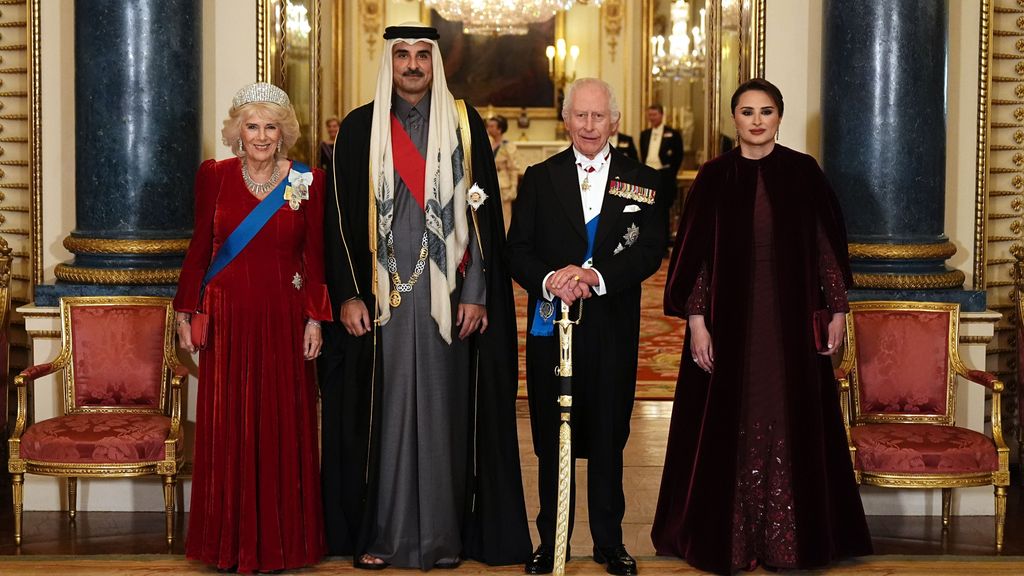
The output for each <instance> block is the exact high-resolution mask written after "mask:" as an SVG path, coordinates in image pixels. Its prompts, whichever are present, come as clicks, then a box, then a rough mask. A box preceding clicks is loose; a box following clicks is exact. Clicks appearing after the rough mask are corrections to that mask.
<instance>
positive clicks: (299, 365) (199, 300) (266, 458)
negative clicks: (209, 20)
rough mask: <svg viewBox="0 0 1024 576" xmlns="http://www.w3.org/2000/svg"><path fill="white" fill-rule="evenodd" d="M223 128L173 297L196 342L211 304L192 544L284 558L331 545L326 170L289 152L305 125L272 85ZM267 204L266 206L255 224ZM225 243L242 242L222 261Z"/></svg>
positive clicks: (226, 557)
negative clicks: (323, 434)
mask: <svg viewBox="0 0 1024 576" xmlns="http://www.w3.org/2000/svg"><path fill="white" fill-rule="evenodd" d="M222 135H223V137H224V143H225V144H226V145H228V146H230V147H231V150H232V152H234V153H235V156H236V157H234V158H229V159H227V160H221V161H215V160H207V161H205V162H203V164H202V166H200V167H199V174H198V175H197V176H196V184H195V196H196V199H195V228H194V231H193V235H192V242H191V244H189V249H188V254H187V255H186V257H185V263H184V265H183V266H182V270H181V278H180V281H179V284H178V293H177V295H176V296H175V298H174V309H175V310H176V311H177V322H178V338H179V342H180V345H181V347H182V348H184V349H186V350H188V351H189V352H195V350H196V348H197V344H198V343H197V342H193V339H192V331H191V326H190V322H191V321H193V320H194V319H193V318H192V316H193V314H194V313H195V312H197V311H202V312H205V313H207V314H209V332H208V340H207V344H206V346H205V347H204V348H203V349H202V350H201V351H200V353H199V387H198V390H199V395H198V399H197V402H196V443H195V459H194V462H195V469H194V472H193V476H192V502H191V512H190V516H189V526H188V538H187V541H186V545H185V554H186V556H187V557H188V558H192V559H195V560H200V561H202V562H205V563H207V564H210V565H213V566H216V567H217V568H219V569H221V570H231V571H235V570H237V571H238V572H266V571H280V570H282V569H289V568H297V567H301V566H308V565H310V564H314V563H316V562H318V561H319V560H320V559H321V558H322V557H323V555H324V536H323V517H322V510H321V502H320V470H319V462H318V448H317V418H316V398H317V391H316V384H315V380H314V373H313V363H312V362H310V361H309V360H312V359H313V358H315V357H316V356H317V355H318V354H319V352H320V344H321V338H320V322H321V321H326V320H330V319H331V307H330V304H329V301H328V296H327V288H326V285H325V284H324V271H323V231H322V223H323V190H324V176H323V172H322V171H320V170H319V169H312V170H311V169H310V168H308V167H306V166H304V165H301V164H300V163H298V162H293V161H291V160H288V159H287V158H285V157H284V152H286V151H287V150H288V149H290V148H291V147H292V145H293V144H295V141H296V140H297V139H298V136H299V125H298V121H297V120H296V118H295V111H294V110H293V109H292V106H291V103H290V102H289V100H288V96H287V95H286V94H285V93H284V91H282V90H281V89H280V88H277V87H276V86H273V85H271V84H265V83H256V84H252V85H249V86H246V87H245V88H243V89H242V90H241V91H240V92H239V93H238V94H237V95H236V96H235V98H234V102H233V105H232V107H231V109H230V111H229V115H228V118H227V119H226V120H225V121H224V128H223V130H222ZM268 202H269V204H267V203H268ZM258 205H259V206H261V209H266V212H265V214H266V215H267V216H264V217H263V219H262V222H260V220H259V219H257V220H256V221H255V222H256V223H255V224H254V223H253V220H251V219H250V218H251V217H250V216H249V215H250V213H253V214H254V215H255V214H256V213H258V210H256V207H257V206H258ZM243 220H245V223H244V224H242V223H243ZM247 226H250V227H252V226H255V227H254V228H250V229H251V230H255V234H254V235H252V236H251V239H250V240H249V241H248V242H247V243H245V241H244V238H243V239H240V237H239V236H238V235H234V233H235V232H236V229H241V230H244V229H246V227H247ZM229 238H230V241H229V242H227V244H225V242H226V241H228V239H229ZM239 248H240V249H239ZM221 252H224V253H225V254H228V253H232V252H237V255H236V256H235V257H234V258H233V259H231V260H230V261H229V262H227V264H226V265H224V266H223V268H220V271H219V272H216V270H217V269H218V268H219V265H220V264H219V263H222V261H221V258H223V255H222V254H221ZM214 272H215V275H213V274H214ZM211 276H212V277H211Z"/></svg>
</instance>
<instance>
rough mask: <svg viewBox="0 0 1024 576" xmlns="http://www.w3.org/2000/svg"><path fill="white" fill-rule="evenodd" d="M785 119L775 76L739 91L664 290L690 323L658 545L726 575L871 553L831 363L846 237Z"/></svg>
mask: <svg viewBox="0 0 1024 576" xmlns="http://www.w3.org/2000/svg"><path fill="white" fill-rule="evenodd" d="M782 112H783V101H782V94H781V93H780V92H779V90H778V88H776V87H775V86H774V85H773V84H771V83H769V82H768V81H766V80H763V79H753V80H750V81H748V82H746V83H744V84H742V85H741V86H740V87H739V88H738V89H737V90H736V93H735V94H734V95H733V97H732V113H733V120H734V122H735V124H736V131H737V136H738V139H739V147H738V148H736V149H733V150H731V151H729V152H726V153H725V154H723V155H721V156H719V157H718V158H716V159H714V160H712V161H710V162H708V163H707V164H705V165H704V166H703V167H702V168H701V170H700V173H699V174H698V175H697V179H696V181H695V182H694V184H693V189H692V191H691V192H690V195H689V198H688V200H687V205H686V209H685V212H684V215H683V220H682V222H681V224H680V228H679V233H678V235H677V237H676V246H675V249H674V251H673V253H672V260H671V264H670V269H669V280H668V283H667V285H666V287H665V309H666V313H668V314H671V315H675V316H682V317H686V318H687V319H688V322H687V335H686V338H685V341H684V345H683V358H682V361H681V366H680V370H679V381H678V383H677V385H676V396H675V405H674V407H673V412H672V425H671V429H670V431H669V441H668V449H667V454H666V457H665V468H664V473H663V474H664V475H663V477H662V483H661V494H660V496H659V499H658V509H657V512H656V515H655V519H654V526H653V529H652V532H651V537H652V539H653V541H654V546H655V549H656V550H657V552H658V554H666V555H674V556H679V557H682V558H684V559H685V560H686V561H687V562H689V563H690V564H691V565H693V566H695V567H697V568H700V569H702V570H709V571H714V572H718V573H723V574H727V573H732V572H735V571H737V570H740V569H746V570H752V569H754V568H756V567H757V566H759V565H764V566H766V567H768V568H812V567H817V566H822V565H825V564H828V563H829V562H832V561H833V560H835V559H837V558H841V557H844V556H853V555H863V554H869V553H870V552H871V540H870V537H869V535H868V530H867V524H866V522H865V519H864V510H863V507H862V506H861V501H860V497H859V495H858V492H857V487H856V483H855V481H854V475H853V467H852V465H851V463H850V454H849V452H848V450H847V446H846V439H845V433H844V431H843V424H842V419H841V413H840V407H839V397H838V390H837V386H836V383H835V380H834V379H833V376H832V367H831V363H830V356H831V355H832V354H834V353H835V351H836V350H837V349H838V348H839V345H840V343H841V342H842V338H843V333H844V330H845V312H847V311H848V310H849V307H848V305H847V301H846V288H847V286H849V285H850V284H851V274H850V268H849V262H848V256H847V244H846V231H845V227H844V225H843V218H842V214H841V213H840V210H839V204H838V202H837V201H836V198H835V196H834V194H833V192H832V190H831V188H830V187H829V185H828V182H827V181H826V180H825V175H824V174H823V173H822V171H821V169H820V168H819V167H818V164H817V162H815V160H814V159H813V158H811V157H810V156H808V155H806V154H802V153H800V152H796V151H794V150H791V149H789V148H786V147H784V146H781V145H779V144H776V143H775V139H776V134H777V133H778V129H779V122H780V121H781V120H782ZM818 310H827V311H828V312H827V313H826V314H827V315H826V316H825V318H826V320H827V321H828V328H827V342H824V343H823V344H824V345H823V346H821V347H820V351H819V346H818V344H816V342H815V339H814V330H813V326H812V318H813V316H814V312H815V311H818ZM823 335H824V332H823Z"/></svg>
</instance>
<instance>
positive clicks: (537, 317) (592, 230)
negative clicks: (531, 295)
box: [530, 214, 601, 336]
mask: <svg viewBox="0 0 1024 576" xmlns="http://www.w3.org/2000/svg"><path fill="white" fill-rule="evenodd" d="M600 219H601V215H600V214H598V215H597V216H594V217H593V218H591V219H590V222H587V254H586V255H585V256H584V257H583V263H584V264H585V265H586V264H588V263H589V262H590V260H591V258H593V257H594V256H593V253H594V235H595V234H597V221H598V220H600ZM591 289H593V288H591ZM544 302H545V301H544V300H540V299H538V300H537V303H536V305H535V306H534V307H533V324H532V325H531V326H530V335H531V336H551V335H553V334H554V333H555V313H556V312H557V311H558V310H560V309H561V308H562V306H561V300H559V299H558V298H555V299H554V300H552V301H551V304H552V305H553V307H552V309H551V310H552V312H551V315H549V316H548V317H547V318H545V317H543V316H541V314H540V306H541V304H543V303H544Z"/></svg>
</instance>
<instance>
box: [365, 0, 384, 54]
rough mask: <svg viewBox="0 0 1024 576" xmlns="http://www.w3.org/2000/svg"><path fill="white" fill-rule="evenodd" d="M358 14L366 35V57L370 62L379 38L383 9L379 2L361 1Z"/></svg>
mask: <svg viewBox="0 0 1024 576" xmlns="http://www.w3.org/2000/svg"><path fill="white" fill-rule="evenodd" d="M359 12H360V16H361V19H362V21H363V34H365V35H366V48H367V50H366V55H367V58H369V59H371V60H372V59H373V54H374V51H375V50H376V46H377V38H378V37H379V36H380V26H381V21H382V20H383V18H384V7H383V6H382V5H381V1H380V0H362V2H361V3H360V4H359Z"/></svg>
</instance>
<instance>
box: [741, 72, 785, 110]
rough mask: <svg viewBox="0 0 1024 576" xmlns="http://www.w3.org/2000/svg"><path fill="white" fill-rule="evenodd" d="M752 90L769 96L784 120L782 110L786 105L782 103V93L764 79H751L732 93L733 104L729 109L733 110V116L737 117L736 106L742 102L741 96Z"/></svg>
mask: <svg viewBox="0 0 1024 576" xmlns="http://www.w3.org/2000/svg"><path fill="white" fill-rule="evenodd" d="M751 90H757V91H759V92H764V93H765V94H767V95H768V97H769V98H771V99H772V101H773V102H775V107H776V108H778V110H779V118H782V109H783V106H784V103H783V102H782V91H781V90H779V88H778V86H776V85H775V84H772V83H771V82H769V81H767V80H765V79H764V78H751V79H750V80H747V81H746V82H744V83H743V84H740V87H739V88H737V89H736V91H735V92H733V93H732V102H731V103H730V106H729V108H730V109H731V111H732V115H733V116H735V115H736V105H737V104H739V102H740V95H741V94H743V93H744V92H750V91H751Z"/></svg>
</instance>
